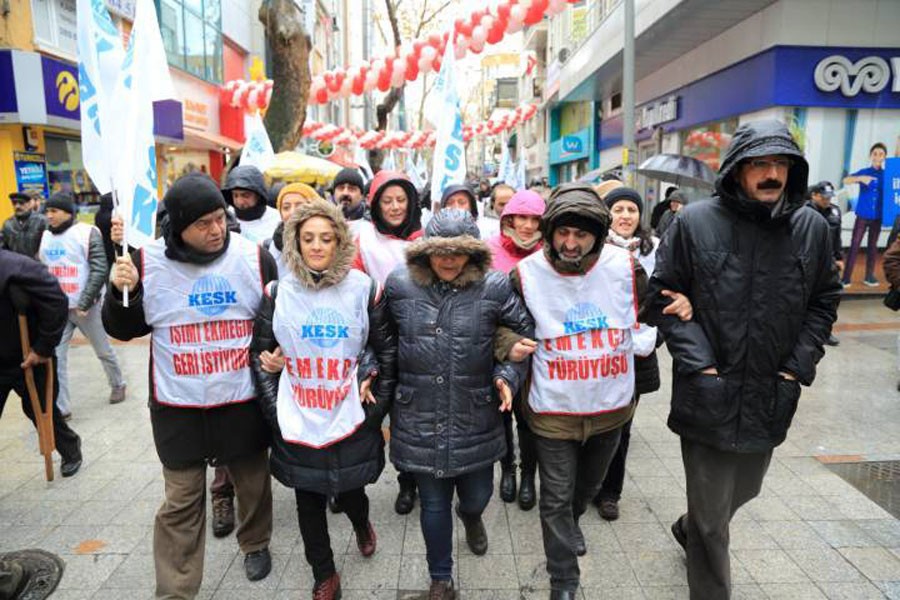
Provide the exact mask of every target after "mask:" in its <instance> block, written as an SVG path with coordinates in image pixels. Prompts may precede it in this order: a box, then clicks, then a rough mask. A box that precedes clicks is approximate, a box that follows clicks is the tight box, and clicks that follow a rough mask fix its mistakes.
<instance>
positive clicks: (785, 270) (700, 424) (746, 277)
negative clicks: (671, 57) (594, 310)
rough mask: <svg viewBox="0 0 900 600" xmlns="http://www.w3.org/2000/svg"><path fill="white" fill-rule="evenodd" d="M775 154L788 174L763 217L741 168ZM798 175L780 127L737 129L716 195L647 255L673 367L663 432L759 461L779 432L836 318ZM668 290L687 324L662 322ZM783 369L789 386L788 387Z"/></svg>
mask: <svg viewBox="0 0 900 600" xmlns="http://www.w3.org/2000/svg"><path fill="white" fill-rule="evenodd" d="M767 155H785V156H788V157H790V158H791V160H792V161H793V165H792V167H791V168H790V170H789V172H788V176H787V181H786V185H785V189H784V193H783V196H782V199H781V201H780V202H779V203H777V205H776V206H775V207H773V208H771V209H770V207H769V206H768V205H765V204H763V203H761V202H758V201H755V200H752V199H751V198H750V197H749V196H747V195H746V194H745V193H744V191H743V189H741V187H740V186H739V184H738V181H737V178H736V173H737V171H738V169H739V168H740V165H741V163H742V161H745V160H747V159H749V158H752V157H759V156H767ZM807 173H808V166H807V163H806V160H805V159H804V158H803V154H802V153H801V152H800V149H799V148H798V147H797V145H796V144H795V143H794V141H793V138H792V137H791V135H790V133H789V132H788V129H787V127H785V126H784V124H782V123H779V122H777V121H758V122H754V123H748V124H746V125H743V126H741V127H739V128H738V130H737V131H736V132H735V135H734V137H733V138H732V141H731V145H730V146H729V148H728V151H727V153H726V156H725V159H724V161H723V163H722V168H721V169H720V171H719V175H718V178H717V180H716V193H715V195H714V196H713V197H712V198H710V199H708V200H704V201H701V202H696V203H691V204H690V205H689V206H686V207H685V208H684V209H683V210H682V211H681V214H680V216H679V218H678V219H676V220H675V221H674V222H673V224H672V226H671V229H670V230H669V231H668V232H667V235H666V237H665V239H664V240H663V242H662V244H661V246H660V248H659V250H658V251H657V259H656V270H655V271H654V273H653V277H652V278H651V283H650V288H651V293H652V298H651V305H650V311H649V321H650V322H651V324H654V325H657V326H658V327H659V328H660V330H661V331H662V332H663V335H664V337H665V340H666V344H667V345H668V348H669V352H670V353H671V354H672V357H673V359H674V381H673V389H672V408H671V412H670V414H669V421H668V423H669V427H670V428H671V429H672V430H673V431H674V432H675V433H677V434H679V435H680V436H682V437H683V438H685V439H689V440H692V441H696V442H700V443H704V444H708V445H711V446H714V447H716V448H719V449H721V450H726V451H733V452H764V451H767V450H770V449H771V448H773V447H775V446H777V445H778V444H780V443H781V442H782V441H784V438H785V436H786V434H787V430H788V427H789V426H790V423H791V419H792V418H793V415H794V412H795V411H796V409H797V402H798V400H799V398H800V384H801V383H802V384H803V385H811V384H812V382H813V380H814V379H815V375H816V363H817V362H818V361H819V359H821V358H822V356H823V354H824V349H823V344H824V342H825V340H826V339H827V338H828V335H829V333H830V332H831V326H832V324H833V323H834V321H835V319H836V316H837V314H836V308H837V302H838V299H839V296H840V292H841V285H840V283H839V280H838V276H837V272H836V270H835V269H834V262H833V258H832V250H831V240H830V238H829V232H828V224H827V223H826V222H825V220H824V219H823V218H822V217H821V215H819V214H817V213H816V211H814V210H813V209H811V208H809V207H808V206H805V205H804V200H803V195H804V192H805V191H806V179H807ZM663 289H671V290H674V291H676V292H681V293H683V294H685V295H686V296H687V297H688V298H689V299H690V301H691V304H692V305H693V312H694V316H693V319H692V320H691V321H687V322H681V321H679V320H678V318H677V317H675V316H674V315H671V316H669V315H667V316H664V315H662V309H663V308H664V307H665V306H666V305H667V304H668V302H669V300H668V299H667V298H665V297H664V296H662V295H661V294H660V292H661V290H663ZM709 367H714V368H716V369H717V372H718V374H717V375H705V374H702V373H701V371H702V370H704V369H706V368H709ZM780 372H785V373H789V374H791V375H793V376H794V377H796V381H790V380H787V379H785V378H783V377H781V376H780V375H779V373H780Z"/></svg>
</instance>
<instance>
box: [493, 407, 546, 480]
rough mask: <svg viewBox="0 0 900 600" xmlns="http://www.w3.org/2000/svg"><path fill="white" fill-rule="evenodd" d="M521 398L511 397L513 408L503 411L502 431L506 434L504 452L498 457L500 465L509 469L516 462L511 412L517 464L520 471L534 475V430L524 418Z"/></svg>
mask: <svg viewBox="0 0 900 600" xmlns="http://www.w3.org/2000/svg"><path fill="white" fill-rule="evenodd" d="M522 402H523V400H522V398H521V397H520V395H519V394H516V396H515V398H513V409H512V410H511V411H508V412H505V413H503V433H504V435H505V436H506V454H504V455H503V457H502V458H501V459H500V466H501V467H503V468H504V469H510V468H512V467H514V466H515V464H516V442H515V436H514V434H513V414H515V419H516V424H515V425H516V426H515V430H516V433H517V434H518V436H519V466H521V467H522V472H523V473H524V474H528V475H534V472H535V471H536V470H537V449H536V448H535V446H534V438H535V435H534V432H532V431H531V428H530V427H529V426H528V421H526V420H525V414H524V413H523V410H522Z"/></svg>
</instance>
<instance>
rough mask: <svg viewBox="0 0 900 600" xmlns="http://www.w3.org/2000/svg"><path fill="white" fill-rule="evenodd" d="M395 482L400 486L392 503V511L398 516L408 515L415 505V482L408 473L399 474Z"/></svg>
mask: <svg viewBox="0 0 900 600" xmlns="http://www.w3.org/2000/svg"><path fill="white" fill-rule="evenodd" d="M397 482H398V483H399V484H400V493H398V494H397V500H395V501H394V511H395V512H396V513H397V514H398V515H408V514H409V513H411V512H412V509H413V506H415V505H416V480H415V479H413V476H412V475H410V474H409V473H400V475H398V476H397Z"/></svg>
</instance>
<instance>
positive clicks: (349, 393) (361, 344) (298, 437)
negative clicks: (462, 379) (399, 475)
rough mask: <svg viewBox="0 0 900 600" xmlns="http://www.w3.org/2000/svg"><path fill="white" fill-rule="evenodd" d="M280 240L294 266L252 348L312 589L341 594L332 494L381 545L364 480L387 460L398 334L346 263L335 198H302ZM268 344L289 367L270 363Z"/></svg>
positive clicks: (369, 548) (366, 536)
mask: <svg viewBox="0 0 900 600" xmlns="http://www.w3.org/2000/svg"><path fill="white" fill-rule="evenodd" d="M283 248H284V250H283V255H282V256H283V257H284V262H285V265H286V266H287V269H288V273H287V274H285V275H284V276H283V277H281V278H280V279H279V281H278V282H277V283H275V282H273V283H271V284H269V286H268V287H267V288H266V294H265V297H264V298H263V301H262V304H261V305H260V309H259V313H258V314H257V317H256V323H255V326H254V332H253V344H252V347H251V360H252V363H253V369H254V376H255V379H256V386H257V390H258V392H259V394H258V401H259V403H260V405H261V407H262V409H263V413H264V414H265V415H266V418H267V420H268V421H269V424H270V425H271V427H272V430H273V441H272V455H271V458H270V464H271V470H272V474H273V475H274V476H275V478H276V479H277V480H278V481H280V482H281V483H282V484H284V485H286V486H288V487H291V488H294V494H295V497H296V500H297V517H298V520H299V523H300V533H301V535H302V537H303V546H304V551H305V553H306V560H307V562H308V563H309V565H310V567H312V571H313V577H314V579H315V586H314V588H313V596H314V597H315V598H317V599H320V600H330V599H332V598H339V597H340V595H341V583H340V581H341V580H340V576H339V575H338V573H337V569H336V567H335V564H334V553H333V551H332V549H331V543H330V538H329V535H328V521H327V519H326V511H325V508H326V502H327V500H328V498H329V497H335V498H336V499H337V503H338V505H339V506H340V507H341V508H342V509H343V512H344V513H345V514H346V515H347V516H348V517H349V519H350V521H351V523H352V525H353V529H354V531H355V533H356V543H357V546H358V548H359V551H360V553H361V554H362V555H363V556H364V557H369V556H372V554H373V553H374V552H375V547H376V537H375V530H374V529H373V527H372V523H371V522H370V521H369V499H368V497H367V496H366V493H365V486H366V485H367V484H370V483H374V482H375V481H376V480H377V479H378V476H379V475H380V474H381V471H382V470H383V469H384V438H383V436H382V433H381V421H382V419H383V418H384V413H385V411H386V408H387V405H388V402H389V401H390V397H391V395H392V394H393V391H394V387H395V363H396V356H395V354H396V348H395V346H394V341H393V340H394V335H395V334H394V333H393V326H392V324H391V322H390V320H389V318H388V316H387V313H386V308H385V302H384V299H383V297H382V295H381V293H380V286H379V285H378V284H377V283H375V282H374V281H372V279H371V278H370V277H368V276H367V275H365V274H364V273H361V272H360V271H357V270H354V269H351V264H352V262H353V257H354V254H355V252H356V249H355V247H354V245H353V241H352V239H351V237H350V231H349V228H348V226H347V222H346V221H345V220H344V216H343V214H342V213H341V210H340V208H338V207H337V206H335V205H333V204H329V203H327V202H325V201H323V200H314V201H311V202H307V203H305V204H302V205H301V206H300V207H299V208H298V209H297V210H295V211H294V213H293V214H292V215H291V217H290V218H289V219H288V221H287V223H286V224H285V228H284V247H283ZM273 355H277V356H279V357H281V360H280V361H278V362H281V363H283V364H284V368H282V369H280V370H278V369H272V358H273ZM267 369H268V370H267ZM273 370H275V371H276V372H271V371H273Z"/></svg>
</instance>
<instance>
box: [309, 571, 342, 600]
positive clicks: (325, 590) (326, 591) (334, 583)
mask: <svg viewBox="0 0 900 600" xmlns="http://www.w3.org/2000/svg"><path fill="white" fill-rule="evenodd" d="M313 600H341V576H340V575H338V574H337V573H334V574H333V575H332V576H331V577H329V578H328V579H326V580H325V581H321V582H319V583H317V584H316V585H315V587H313Z"/></svg>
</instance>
